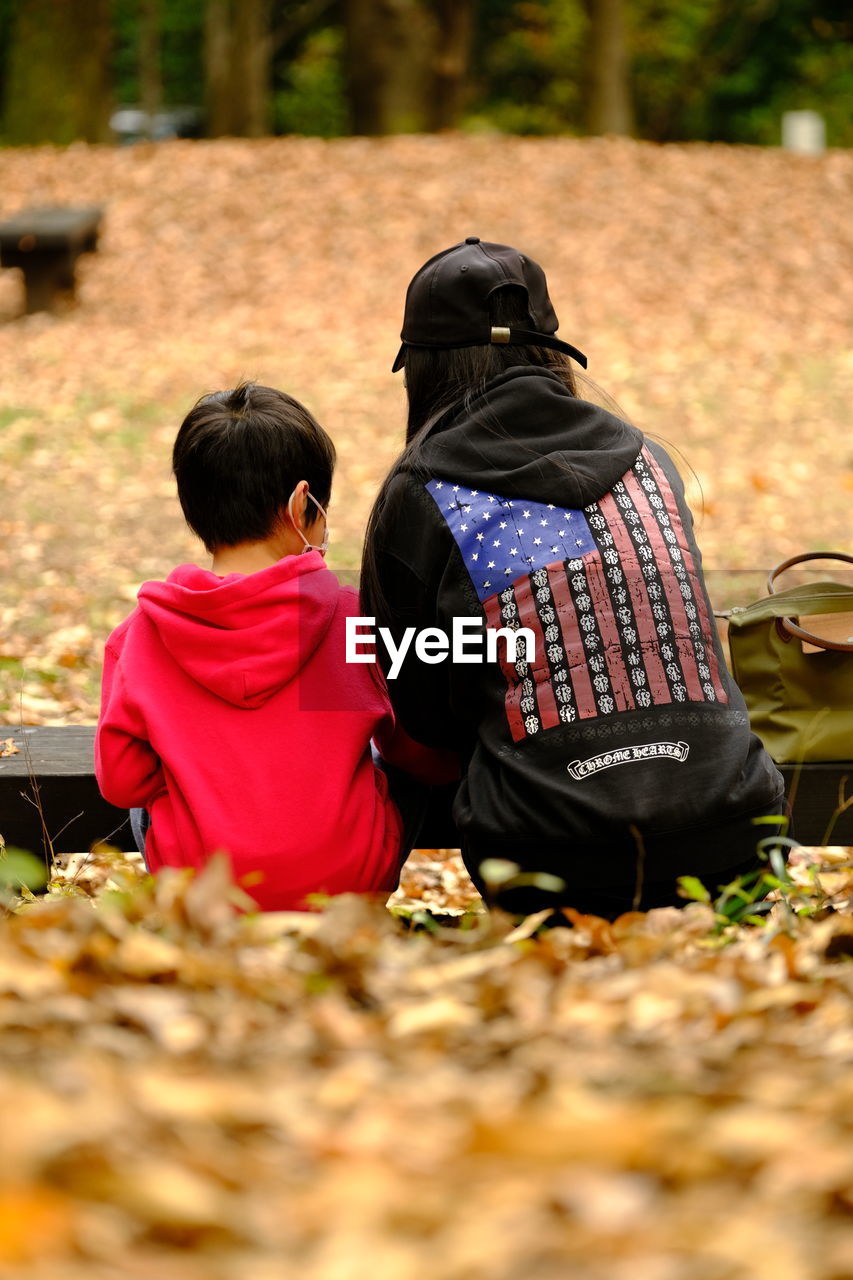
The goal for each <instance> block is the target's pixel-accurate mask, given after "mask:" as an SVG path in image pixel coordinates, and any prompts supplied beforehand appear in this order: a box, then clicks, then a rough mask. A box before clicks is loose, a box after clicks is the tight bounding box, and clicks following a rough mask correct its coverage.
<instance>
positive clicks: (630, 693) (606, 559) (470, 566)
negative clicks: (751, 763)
mask: <svg viewBox="0 0 853 1280" xmlns="http://www.w3.org/2000/svg"><path fill="white" fill-rule="evenodd" d="M426 487H427V490H428V491H429V493H430V495H431V497H432V499H433V501H434V502H435V504H436V506H437V507H438V509H439V511H440V512H441V515H442V518H443V519H444V520H445V521H446V523H447V525H448V527H449V529H450V531H451V533H452V534H453V537H454V539H455V541H456V544H457V546H458V548H459V551H460V553H461V555H462V558H463V561H464V564H465V568H466V570H467V572H468V574H469V576H470V578H471V582H472V584H473V586H474V588H475V590H476V592H477V596H478V598H479V600H480V602H481V604H482V606H483V610H484V612H485V615H486V625H487V626H488V627H490V628H495V629H497V628H500V627H506V628H509V629H511V630H518V628H519V627H527V628H529V630H530V631H532V633H533V636H534V639H535V646H534V648H535V652H534V655H533V658H532V660H526V659H525V658H524V657H522V656H521V655H519V658H518V661H516V662H514V663H513V662H509V661H508V658H507V654H506V646H505V645H502V644H499V645H498V654H499V660H500V663H501V667H502V670H503V674H504V677H505V679H506V697H505V707H506V715H507V720H508V723H509V728H510V732H511V735H512V738H513V740H514V741H515V742H519V741H521V740H522V739H524V738H526V737H530V736H531V735H533V734H537V733H541V732H545V731H547V730H548V729H554V728H557V727H558V726H560V725H567V724H571V723H573V722H575V721H581V720H591V719H593V718H595V717H603V716H612V715H616V714H618V713H620V712H631V711H642V710H646V709H647V708H649V707H652V706H659V705H662V704H665V703H670V704H678V703H697V702H703V703H725V702H728V695H727V693H726V689H725V685H724V683H723V680H722V678H721V673H720V667H719V663H718V660H717V656H716V648H715V628H714V622H713V619H712V618H711V616H710V614H709V610H708V607H707V603H706V599H705V593H704V591H703V588H702V583H701V579H700V575H699V566H698V565H697V563H696V561H695V557H694V554H693V551H692V550H691V541H690V539H689V537H688V536H687V532H686V530H685V528H684V524H683V521H682V518H681V514H680V512H679V508H678V503H677V501H676V497H675V494H674V492H673V490H672V487H671V485H670V483H669V481H668V480H667V478H666V475H665V474H664V472H663V470H662V469H661V467H660V465H659V464H658V462H657V460H656V459H655V457H654V456H653V454H652V453H651V451H650V450H648V449H643V451H642V453H641V454H640V456H639V457H638V458H637V461H636V462H635V464H634V466H633V467H632V468H631V470H630V471H628V472H626V474H625V475H624V476H623V477H622V479H621V480H619V481H617V483H616V484H615V485H614V486H613V488H612V489H611V491H610V492H609V493H607V494H606V495H605V496H604V497H603V498H601V499H600V500H599V501H598V502H592V503H590V504H589V506H586V507H584V508H583V509H582V510H570V509H566V508H564V507H560V506H555V505H554V504H553V503H548V504H543V503H540V502H528V501H525V500H523V499H520V498H503V497H500V496H499V495H498V494H495V493H484V492H482V491H480V490H477V489H469V488H467V487H464V486H462V485H458V484H454V483H453V482H452V481H450V480H444V479H432V480H430V481H429V482H428V483H427V486H426ZM529 657H530V655H528V658H529Z"/></svg>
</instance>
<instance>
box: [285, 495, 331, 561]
mask: <svg viewBox="0 0 853 1280" xmlns="http://www.w3.org/2000/svg"><path fill="white" fill-rule="evenodd" d="M295 492H296V490H295V489H294V491H293V493H295ZM293 493H292V494H291V495H290V497H289V498H288V499H287V514H288V515H289V516H290V519H291V520H292V522H293V527H294V529H295V530H296V532H297V533H298V534H299V536H300V538H301V539H302V541H303V542H304V543H305V546H304V547H303V548H302V550H301V551H300V552H299V554H300V555H301V556H304V555H305V553H306V551H319V552H320V555H321V556H325V554H326V552H327V551H328V550H329V517H328V516H327V515H326V513H325V511H324V510H323V508H322V507H321V506H320V504H319V502H318V501H317V499H316V498H315V497H314V495H313V493H309V494H308V495H307V496H308V497H309V498H310V499H311V501H312V502H313V503H314V506H315V507H316V508H317V510H318V511H319V512H320V515H321V516H322V517H323V520H324V521H325V525H326V529H325V533H324V535H323V541H322V543H321V544H320V545H319V546H317V545H315V543H313V542H309V541H308V539H307V538H306V537H305V534H304V533H303V532H302V530H301V529H300V528H299V525H298V524H297V523H296V517H295V516H294V514H293Z"/></svg>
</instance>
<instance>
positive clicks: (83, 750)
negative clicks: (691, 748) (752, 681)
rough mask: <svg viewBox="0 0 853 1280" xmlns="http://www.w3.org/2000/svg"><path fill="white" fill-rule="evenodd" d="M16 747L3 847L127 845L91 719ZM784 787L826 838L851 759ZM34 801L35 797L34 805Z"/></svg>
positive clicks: (437, 818)
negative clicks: (97, 759) (101, 772)
mask: <svg viewBox="0 0 853 1280" xmlns="http://www.w3.org/2000/svg"><path fill="white" fill-rule="evenodd" d="M7 736H10V737H11V738H12V740H13V741H14V742H15V744H16V745H18V746H19V747H20V751H19V752H18V754H16V755H11V756H5V757H0V835H2V836H3V837H4V839H5V841H6V843H7V844H8V845H15V846H17V847H19V848H23V849H32V850H35V851H37V852H39V853H41V852H43V851H44V849H45V847H46V841H47V837H49V838H50V841H51V844H52V847H53V849H54V852H56V853H75V852H80V851H81V850H85V849H88V848H89V847H90V846H91V845H92V844H94V843H95V842H96V841H98V840H104V841H107V842H108V843H110V844H113V845H115V846H117V847H118V848H119V849H125V850H127V849H133V848H134V844H133V837H132V835H131V832H130V824H129V822H128V820H127V814H126V813H125V812H124V811H123V810H121V809H115V808H113V806H112V805H110V804H107V802H106V801H105V800H103V799H102V798H101V796H100V793H99V792H98V787H97V784H96V782H95V776H94V755H93V744H94V737H95V730H94V726H92V725H61V726H58V727H53V728H51V727H42V726H25V727H24V728H23V729H12V728H6V727H0V742H2V740H3V738H4V737H7ZM782 773H783V774H784V776H785V781H786V784H787V786H788V788H789V792H790V791H791V790H792V784H793V780H794V778H795V777H796V778H797V784H796V787H795V788H793V795H794V804H793V816H794V830H795V833H796V836H797V839H798V840H799V841H800V842H801V843H802V844H807V845H820V844H823V843H825V834H826V831H827V827H828V826H829V824H830V822H831V821H832V816H833V814H834V813H835V811H836V809H837V808H838V806H839V797H840V795H842V796H845V795H851V794H853V761H847V762H842V763H832V764H808V765H803V766H802V767H801V768H800V769H799V770H798V769H797V768H796V767H794V766H790V765H783V766H782ZM452 792H453V788H452V787H440V788H436V791H435V792H434V797H433V803H432V806H431V809H430V812H429V813H428V815H427V820H426V823H425V826H424V829H423V831H422V833H421V839H420V844H421V846H422V847H424V848H429V849H433V848H435V849H452V848H457V847H458V845H459V837H458V835H457V833H456V828H455V827H454V825H453V819H452V817H451V813H450V804H451V798H452ZM36 801H38V803H36ZM829 842H830V843H831V844H841V845H853V807H851V808H849V809H847V810H846V811H845V812H844V813H843V814H841V816H840V817H839V819H838V821H837V823H836V825H835V826H834V828H833V829H832V831H831V833H830V840H829Z"/></svg>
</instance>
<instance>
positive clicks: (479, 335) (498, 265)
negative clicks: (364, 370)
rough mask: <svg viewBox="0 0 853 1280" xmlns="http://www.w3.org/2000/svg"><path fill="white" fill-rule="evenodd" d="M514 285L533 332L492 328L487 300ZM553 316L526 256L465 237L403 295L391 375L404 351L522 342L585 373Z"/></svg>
mask: <svg viewBox="0 0 853 1280" xmlns="http://www.w3.org/2000/svg"><path fill="white" fill-rule="evenodd" d="M506 285H516V286H518V287H519V288H521V289H523V290H524V292H525V294H526V295H527V310H528V313H529V315H530V319H531V321H532V322H533V329H507V328H500V327H496V326H493V325H492V323H491V321H490V319H489V299H490V298H491V296H492V294H493V293H494V292H495V290H496V289H501V288H504V287H505V286H506ZM558 323H559V322H558V320H557V316H556V314H555V312H554V308H553V306H552V305H551V299H550V298H549V297H548V285H547V283H546V281H545V272H544V271H543V270H542V268H541V267H540V266H539V264H538V262H534V261H533V259H532V258H528V257H527V256H526V255H525V254H523V253H519V251H518V250H517V249H511V248H510V247H509V245H505V244H487V243H486V242H484V241H482V240H480V239H479V237H478V236H468V238H467V240H464V241H463V242H462V243H461V244H455V245H453V247H452V248H451V249H444V250H443V251H442V252H441V253H437V254H436V255H435V257H433V258H430V260H429V262H425V263H424V265H423V266H422V267H421V269H420V271H418V272H417V273H416V274H415V276H414V277H413V279H412V281H411V284H410V285H409V288H408V290H407V292H406V309H405V312H404V315H403V330H402V333H401V334H400V337H401V338H402V339H403V345H402V346H401V347H400V350H399V352H398V353H397V359H396V360H395V361H394V364H393V366H392V373H396V372H397V370H398V369H402V367H403V365H404V363H405V359H406V347H432V348H435V349H448V348H451V347H481V346H488V345H489V344H490V343H509V342H512V343H520V344H521V345H523V346H538V347H551V348H553V349H554V350H555V351H563V352H565V354H566V355H569V356H572V357H573V358H574V359H575V360H577V362H578V364H580V365H582V366H583V367H584V369H585V368H586V364H587V361H586V356H585V355H584V354H583V352H582V351H578V349H577V347H573V346H572V345H571V344H570V343H568V342H563V341H562V340H561V339H560V338H555V337H554V336H553V335H554V334H555V333H556V331H557V327H558Z"/></svg>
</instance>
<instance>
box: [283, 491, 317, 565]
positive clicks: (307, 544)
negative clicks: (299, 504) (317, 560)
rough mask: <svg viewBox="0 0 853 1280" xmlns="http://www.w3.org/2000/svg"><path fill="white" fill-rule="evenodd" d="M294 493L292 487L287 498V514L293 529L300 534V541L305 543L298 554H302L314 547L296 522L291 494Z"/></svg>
mask: <svg viewBox="0 0 853 1280" xmlns="http://www.w3.org/2000/svg"><path fill="white" fill-rule="evenodd" d="M295 493H296V490H295V489H294V491H293V493H292V494H291V495H290V497H289V498H288V499H287V514H288V515H289V516H290V519H291V521H292V522H293V527H294V529H295V530H296V532H297V533H298V534H299V536H300V538H301V539H302V541H303V542H304V543H305V546H304V547H303V548H302V550H301V551H300V552H299V554H300V555H301V556H304V555H305V552H306V551H313V550H314V548H313V546H312V545H311V543H310V542H309V541H308V539H307V538H306V537H305V534H304V533H303V532H302V530H301V529H300V528H299V525H298V524H297V523H296V516H295V515H294V514H293V494H295Z"/></svg>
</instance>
